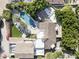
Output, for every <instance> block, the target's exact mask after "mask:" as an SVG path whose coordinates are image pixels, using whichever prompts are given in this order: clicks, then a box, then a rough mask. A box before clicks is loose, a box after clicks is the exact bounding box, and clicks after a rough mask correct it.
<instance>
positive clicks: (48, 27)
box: [39, 21, 56, 49]
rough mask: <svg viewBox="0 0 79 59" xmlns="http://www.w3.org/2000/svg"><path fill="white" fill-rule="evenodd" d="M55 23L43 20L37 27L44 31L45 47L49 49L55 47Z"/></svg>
mask: <svg viewBox="0 0 79 59" xmlns="http://www.w3.org/2000/svg"><path fill="white" fill-rule="evenodd" d="M55 27H56V24H55V23H52V22H50V21H44V22H40V23H39V29H40V30H42V31H44V37H43V40H44V43H45V49H51V48H54V47H55V43H56V31H55Z"/></svg>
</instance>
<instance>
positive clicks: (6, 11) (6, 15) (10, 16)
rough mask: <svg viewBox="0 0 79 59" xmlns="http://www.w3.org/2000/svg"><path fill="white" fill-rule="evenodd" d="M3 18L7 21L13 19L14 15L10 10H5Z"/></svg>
mask: <svg viewBox="0 0 79 59" xmlns="http://www.w3.org/2000/svg"><path fill="white" fill-rule="evenodd" d="M3 18H5V19H6V21H8V20H11V19H12V13H11V11H10V10H3Z"/></svg>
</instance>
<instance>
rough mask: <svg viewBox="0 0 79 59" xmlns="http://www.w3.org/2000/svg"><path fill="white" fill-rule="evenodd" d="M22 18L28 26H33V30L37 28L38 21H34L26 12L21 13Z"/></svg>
mask: <svg viewBox="0 0 79 59" xmlns="http://www.w3.org/2000/svg"><path fill="white" fill-rule="evenodd" d="M20 17H21V18H22V19H23V20H24V21H25V23H26V24H28V25H30V26H32V27H33V28H36V27H37V23H36V21H34V20H33V18H32V17H31V16H30V15H28V14H26V13H25V12H20Z"/></svg>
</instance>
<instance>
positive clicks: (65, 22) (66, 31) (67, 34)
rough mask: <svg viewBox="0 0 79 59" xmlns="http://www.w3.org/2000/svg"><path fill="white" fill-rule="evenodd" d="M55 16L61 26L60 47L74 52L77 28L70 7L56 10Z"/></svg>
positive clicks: (75, 19)
mask: <svg viewBox="0 0 79 59" xmlns="http://www.w3.org/2000/svg"><path fill="white" fill-rule="evenodd" d="M56 16H57V19H58V21H60V22H61V25H62V41H61V45H62V47H63V48H64V49H66V50H75V49H76V48H77V44H78V42H77V41H78V33H79V32H78V29H79V26H78V20H77V18H76V15H75V14H74V12H73V10H72V7H70V6H65V7H63V8H62V9H61V10H56Z"/></svg>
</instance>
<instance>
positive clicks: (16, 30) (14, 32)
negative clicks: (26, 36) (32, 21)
mask: <svg viewBox="0 0 79 59" xmlns="http://www.w3.org/2000/svg"><path fill="white" fill-rule="evenodd" d="M21 36H22V33H21V32H20V31H19V30H18V29H17V28H16V27H15V26H13V27H12V37H21Z"/></svg>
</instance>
